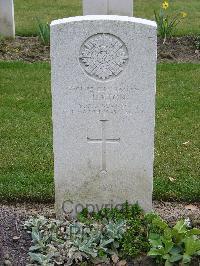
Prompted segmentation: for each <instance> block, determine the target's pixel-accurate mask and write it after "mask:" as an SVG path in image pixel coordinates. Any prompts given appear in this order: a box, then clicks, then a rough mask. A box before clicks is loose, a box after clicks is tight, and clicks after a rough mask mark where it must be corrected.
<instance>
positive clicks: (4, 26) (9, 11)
mask: <svg viewBox="0 0 200 266" xmlns="http://www.w3.org/2000/svg"><path fill="white" fill-rule="evenodd" d="M0 34H1V35H2V36H4V37H11V38H14V37H15V21H14V4H13V0H0Z"/></svg>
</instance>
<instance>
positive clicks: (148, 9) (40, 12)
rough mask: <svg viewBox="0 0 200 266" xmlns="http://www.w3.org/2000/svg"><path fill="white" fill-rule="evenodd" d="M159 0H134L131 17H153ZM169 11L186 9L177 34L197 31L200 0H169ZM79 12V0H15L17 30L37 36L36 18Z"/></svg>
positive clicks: (75, 14)
mask: <svg viewBox="0 0 200 266" xmlns="http://www.w3.org/2000/svg"><path fill="white" fill-rule="evenodd" d="M161 3H162V0H151V1H150V0H134V16H136V17H141V18H148V19H152V20H154V12H153V11H154V9H159V7H160V4H161ZM169 3H170V9H169V11H170V13H176V12H178V13H179V12H180V11H185V12H187V13H188V17H187V18H186V19H185V20H184V22H182V24H181V25H179V27H178V29H177V31H176V35H185V34H199V33H200V30H199V29H200V0H181V1H180V0H173V1H172V0H171V1H170V0H169ZM81 14H82V0H15V20H16V32H17V34H18V35H36V33H37V23H36V19H35V18H36V17H38V18H39V19H41V20H43V21H44V22H47V21H48V22H50V21H51V20H53V19H58V18H63V17H69V16H78V15H81Z"/></svg>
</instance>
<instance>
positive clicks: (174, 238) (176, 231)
mask: <svg viewBox="0 0 200 266" xmlns="http://www.w3.org/2000/svg"><path fill="white" fill-rule="evenodd" d="M150 220H151V222H150V223H149V227H150V228H149V232H150V234H149V242H150V245H151V249H150V251H149V252H148V255H149V256H152V257H154V258H156V259H157V261H158V262H160V263H162V262H163V261H164V262H165V266H170V265H173V264H174V263H177V262H181V263H182V264H188V263H190V262H191V259H192V257H193V256H198V255H200V239H199V235H200V230H199V229H196V228H193V229H191V228H189V226H190V224H189V220H181V221H178V222H177V224H176V225H175V226H174V227H173V228H170V227H169V226H168V224H167V223H166V222H165V221H163V220H162V219H161V218H160V217H158V216H151V217H150V219H149V221H150Z"/></svg>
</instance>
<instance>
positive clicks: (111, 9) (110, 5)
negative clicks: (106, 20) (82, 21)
mask: <svg viewBox="0 0 200 266" xmlns="http://www.w3.org/2000/svg"><path fill="white" fill-rule="evenodd" d="M83 15H120V16H133V0H83Z"/></svg>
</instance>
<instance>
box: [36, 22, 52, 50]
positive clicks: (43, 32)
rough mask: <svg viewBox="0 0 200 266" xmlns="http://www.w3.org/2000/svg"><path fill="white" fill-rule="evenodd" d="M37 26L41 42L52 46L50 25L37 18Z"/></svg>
mask: <svg viewBox="0 0 200 266" xmlns="http://www.w3.org/2000/svg"><path fill="white" fill-rule="evenodd" d="M37 26H38V36H39V39H40V41H41V42H42V43H43V44H44V45H49V44H50V25H49V23H48V22H47V23H44V22H42V21H40V20H39V19H38V18H37Z"/></svg>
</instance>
